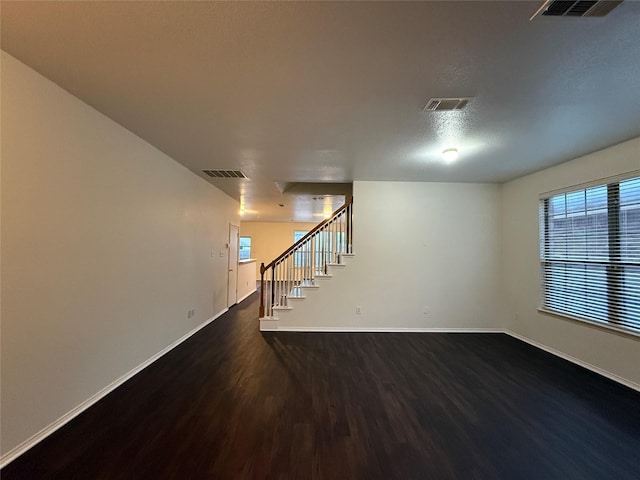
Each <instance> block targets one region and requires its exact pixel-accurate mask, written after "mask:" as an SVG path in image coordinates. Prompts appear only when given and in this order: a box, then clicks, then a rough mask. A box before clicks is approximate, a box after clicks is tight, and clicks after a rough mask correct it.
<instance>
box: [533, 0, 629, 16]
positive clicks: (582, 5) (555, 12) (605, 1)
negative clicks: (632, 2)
mask: <svg viewBox="0 0 640 480" xmlns="http://www.w3.org/2000/svg"><path fill="white" fill-rule="evenodd" d="M621 3H622V0H594V1H585V0H568V1H567V0H547V1H545V2H544V3H543V4H542V6H541V7H540V8H539V9H538V11H537V12H536V13H534V14H533V16H532V17H531V18H530V20H533V19H534V18H535V17H538V16H545V17H604V16H605V15H607V14H608V13H609V12H610V11H611V10H613V9H614V8H616V7H617V6H618V5H620V4H621Z"/></svg>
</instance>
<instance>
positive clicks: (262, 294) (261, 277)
mask: <svg viewBox="0 0 640 480" xmlns="http://www.w3.org/2000/svg"><path fill="white" fill-rule="evenodd" d="M264 270H265V269H264V262H263V263H261V264H260V318H263V317H264V296H265V294H266V292H265V291H264ZM254 308H255V307H254Z"/></svg>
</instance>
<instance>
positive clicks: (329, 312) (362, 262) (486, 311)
mask: <svg viewBox="0 0 640 480" xmlns="http://www.w3.org/2000/svg"><path fill="white" fill-rule="evenodd" d="M499 211H500V191H499V186H497V185H488V184H453V183H413V182H354V220H353V228H354V253H355V257H354V258H353V259H351V260H349V264H348V266H347V267H346V268H344V269H343V270H341V271H336V272H335V277H334V279H332V280H330V281H329V280H322V281H321V285H322V286H321V287H320V291H319V292H317V293H315V292H313V293H311V294H310V295H313V297H314V298H310V300H311V301H309V302H306V301H305V302H306V304H305V305H300V306H294V310H295V309H297V310H298V312H300V314H299V315H298V314H296V312H295V311H292V312H285V313H283V314H281V320H282V321H281V322H279V328H291V329H296V328H319V329H340V330H367V329H406V328H409V329H446V330H460V329H494V328H496V329H499V328H501V327H502V320H503V319H502V313H501V312H502V310H501V307H500V306H501V304H502V299H501V295H500V280H499V270H500V219H499ZM325 284H326V285H325ZM322 289H325V290H327V291H331V292H332V293H333V294H329V295H324V294H323V293H322ZM319 298H321V299H324V301H321V303H315V302H316V301H317V299H319ZM327 299H329V300H327ZM296 305H297V303H296ZM356 306H360V307H361V311H362V313H361V314H359V315H356V313H355V307H356ZM425 306H426V307H428V309H429V313H428V314H424V313H423V310H424V307H425ZM278 315H280V314H278Z"/></svg>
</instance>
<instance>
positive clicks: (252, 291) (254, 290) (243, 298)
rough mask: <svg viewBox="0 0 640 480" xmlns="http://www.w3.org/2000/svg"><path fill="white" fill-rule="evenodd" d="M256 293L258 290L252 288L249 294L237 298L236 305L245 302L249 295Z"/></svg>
mask: <svg viewBox="0 0 640 480" xmlns="http://www.w3.org/2000/svg"><path fill="white" fill-rule="evenodd" d="M257 291H258V289H257V288H254V289H253V290H251V291H250V292H249V293H247V294H246V295H245V296H244V297H242V298H239V299H238V301H237V302H236V303H240V302H242V301H243V300H246V299H247V298H249V297H250V296H251V295H253V294H254V293H255V292H257Z"/></svg>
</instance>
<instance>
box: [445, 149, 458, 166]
mask: <svg viewBox="0 0 640 480" xmlns="http://www.w3.org/2000/svg"><path fill="white" fill-rule="evenodd" d="M457 159H458V149H457V148H447V149H446V150H443V151H442V160H444V162H445V163H453V162H455V161H456V160H457Z"/></svg>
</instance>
